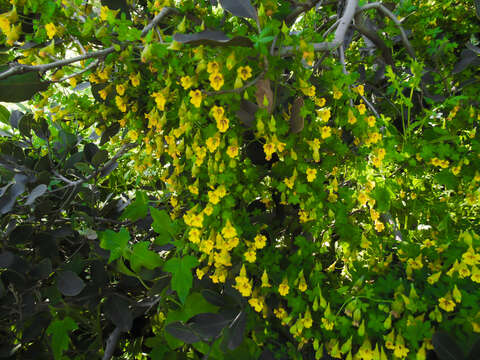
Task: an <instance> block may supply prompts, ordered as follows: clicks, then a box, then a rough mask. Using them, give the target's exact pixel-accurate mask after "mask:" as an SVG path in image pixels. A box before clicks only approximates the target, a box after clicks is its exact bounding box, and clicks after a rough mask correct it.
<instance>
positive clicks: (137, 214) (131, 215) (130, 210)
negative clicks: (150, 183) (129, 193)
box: [120, 191, 148, 221]
mask: <svg viewBox="0 0 480 360" xmlns="http://www.w3.org/2000/svg"><path fill="white" fill-rule="evenodd" d="M147 215H148V198H147V195H146V194H145V193H144V192H142V191H137V192H136V194H135V201H134V202H133V203H131V204H130V205H128V206H127V207H126V208H125V210H124V211H123V213H122V216H121V217H120V220H125V219H130V220H132V221H137V220H138V219H141V218H144V217H145V216H147Z"/></svg>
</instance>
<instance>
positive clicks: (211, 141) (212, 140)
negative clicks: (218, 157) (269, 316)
mask: <svg viewBox="0 0 480 360" xmlns="http://www.w3.org/2000/svg"><path fill="white" fill-rule="evenodd" d="M206 145H207V148H208V151H210V152H212V153H213V152H214V151H215V150H216V149H217V147H218V146H219V145H220V137H219V136H212V137H209V138H208V139H207V141H206Z"/></svg>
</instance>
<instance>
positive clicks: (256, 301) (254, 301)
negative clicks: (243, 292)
mask: <svg viewBox="0 0 480 360" xmlns="http://www.w3.org/2000/svg"><path fill="white" fill-rule="evenodd" d="M248 303H249V304H250V306H251V307H253V308H254V309H255V311H256V312H260V311H262V309H263V299H262V298H257V297H252V298H251V299H249V300H248Z"/></svg>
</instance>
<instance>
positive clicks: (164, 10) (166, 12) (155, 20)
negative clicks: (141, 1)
mask: <svg viewBox="0 0 480 360" xmlns="http://www.w3.org/2000/svg"><path fill="white" fill-rule="evenodd" d="M178 13H179V11H178V10H177V9H175V8H172V7H164V8H162V10H161V11H160V12H159V13H158V14H157V16H155V17H154V18H153V19H152V21H150V23H149V24H148V25H147V26H145V27H144V28H143V30H142V33H141V37H145V36H146V35H147V34H148V32H149V31H150V30H152V29H153V28H154V27H155V26H157V25H158V23H159V22H160V21H162V19H163V18H164V17H165V16H167V15H170V14H178Z"/></svg>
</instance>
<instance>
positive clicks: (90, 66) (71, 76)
mask: <svg viewBox="0 0 480 360" xmlns="http://www.w3.org/2000/svg"><path fill="white" fill-rule="evenodd" d="M99 63H100V61H99V60H98V59H97V60H95V61H94V62H92V63H91V64H90V65H88V66H87V67H86V68H84V69H82V70H80V71H77V72H74V73H73V74H70V75H66V76H64V77H62V78H61V79H58V80H52V83H59V82H63V81H65V80H68V79H70V78H73V77H75V76H78V75H81V74H83V73H84V72H87V71H88V70H91V69H93V68H94V67H96V66H98V64H99Z"/></svg>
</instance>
